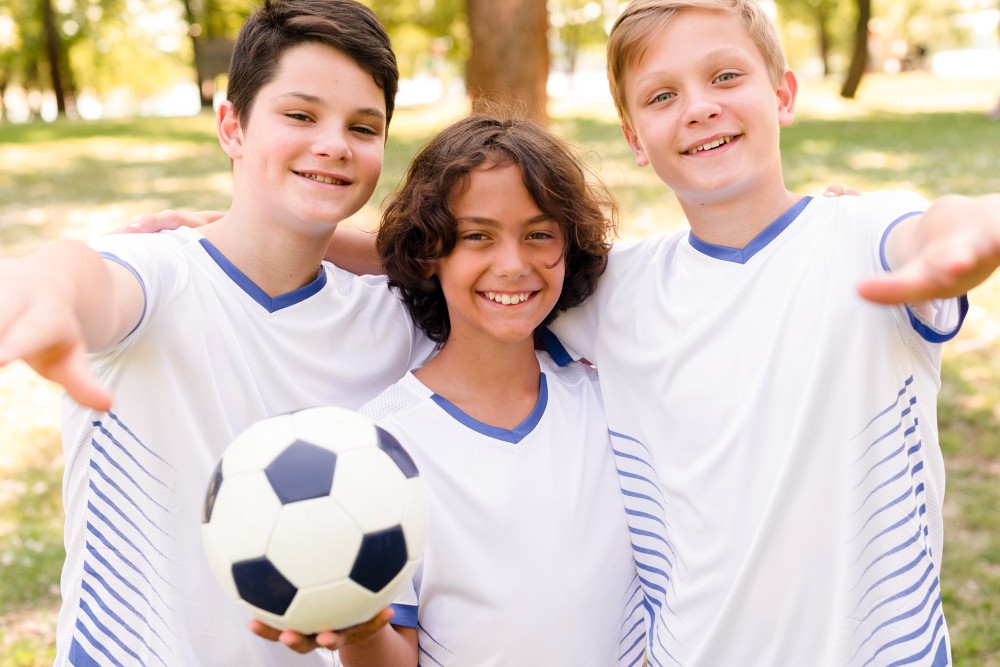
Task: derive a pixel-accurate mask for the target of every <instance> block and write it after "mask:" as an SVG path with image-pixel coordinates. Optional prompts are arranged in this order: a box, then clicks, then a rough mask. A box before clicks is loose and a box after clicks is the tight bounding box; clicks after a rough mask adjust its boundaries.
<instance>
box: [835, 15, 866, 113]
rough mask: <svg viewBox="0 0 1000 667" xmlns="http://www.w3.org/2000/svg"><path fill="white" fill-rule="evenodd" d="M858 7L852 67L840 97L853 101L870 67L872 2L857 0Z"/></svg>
mask: <svg viewBox="0 0 1000 667" xmlns="http://www.w3.org/2000/svg"><path fill="white" fill-rule="evenodd" d="M856 2H857V7H858V22H857V24H856V25H855V27H854V50H853V52H852V53H851V66H850V67H849V68H848V70H847V78H846V79H845V80H844V85H843V87H842V88H841V89H840V96H841V97H846V98H848V99H853V98H854V96H855V95H856V94H857V92H858V86H859V85H860V84H861V77H862V76H864V73H865V69H866V68H867V67H868V21H869V20H870V19H871V16H872V3H871V0H856Z"/></svg>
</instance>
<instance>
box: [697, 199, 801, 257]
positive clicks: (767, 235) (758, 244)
mask: <svg viewBox="0 0 1000 667" xmlns="http://www.w3.org/2000/svg"><path fill="white" fill-rule="evenodd" d="M811 201H812V197H808V196H807V197H803V198H802V199H800V200H798V201H797V202H795V205H794V206H792V207H791V208H790V209H788V210H787V211H785V212H784V213H782V214H781V215H780V216H778V219H777V220H775V221H774V222H772V223H771V224H769V225H768V226H767V227H765V228H764V229H762V230H761V232H760V234H758V235H757V236H755V237H754V238H753V239H752V240H751V241H750V243H748V244H746V246H745V247H743V248H729V247H727V246H722V245H714V244H712V243H706V242H704V241H702V240H701V239H699V238H698V237H697V236H695V235H694V232H690V233H689V234H688V241H689V242H690V243H691V247H693V248H694V249H695V250H697V251H698V252H700V253H702V254H705V255H708V256H709V257H714V258H715V259H721V260H722V261H724V262H733V263H735V264H746V263H747V262H748V261H750V258H751V257H753V256H754V255H756V254H757V253H758V252H760V251H761V250H763V249H764V248H766V247H767V245H768V244H769V243H770V242H771V241H773V240H774V239H776V238H778V235H779V234H781V232H783V231H785V229H786V228H787V227H788V226H789V225H790V224H792V222H794V221H795V219H796V218H797V217H799V214H800V213H802V211H803V210H804V209H805V207H806V206H808V205H809V202H811Z"/></svg>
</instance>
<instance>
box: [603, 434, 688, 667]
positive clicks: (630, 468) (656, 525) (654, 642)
mask: <svg viewBox="0 0 1000 667" xmlns="http://www.w3.org/2000/svg"><path fill="white" fill-rule="evenodd" d="M609 433H610V434H611V447H612V451H613V452H614V455H615V467H616V468H617V470H618V481H619V483H620V484H621V489H622V496H623V499H624V502H625V516H626V519H627V521H628V527H629V533H630V535H631V538H632V552H633V554H634V555H635V564H636V567H637V569H638V570H639V584H640V586H641V588H642V597H641V600H639V603H640V604H641V605H642V607H643V609H644V610H645V614H646V618H647V621H648V624H647V628H648V636H647V637H646V644H647V645H648V647H649V664H650V665H657V666H658V667H666V666H667V665H679V664H681V663H680V661H679V660H678V659H677V658H676V657H675V654H676V650H671V648H670V646H671V645H676V643H677V639H676V637H675V636H674V635H673V634H672V633H671V632H670V629H669V625H670V623H673V622H676V621H678V620H679V619H678V618H677V615H676V614H675V613H674V610H673V609H672V607H671V605H672V603H673V601H674V600H676V597H677V596H676V592H675V590H674V578H673V570H674V563H675V562H676V553H675V551H674V547H673V545H672V544H671V543H670V540H669V538H668V537H667V535H668V534H669V530H670V524H669V523H668V522H667V519H666V517H667V503H666V499H665V497H664V494H663V489H662V488H661V486H660V483H659V478H658V476H657V474H656V470H655V468H654V467H653V463H652V461H653V457H652V454H651V453H650V451H649V449H648V448H647V447H646V446H645V445H644V444H643V443H642V442H640V441H639V440H637V439H635V438H633V437H631V436H628V435H624V434H622V433H617V432H615V431H614V430H610V431H609Z"/></svg>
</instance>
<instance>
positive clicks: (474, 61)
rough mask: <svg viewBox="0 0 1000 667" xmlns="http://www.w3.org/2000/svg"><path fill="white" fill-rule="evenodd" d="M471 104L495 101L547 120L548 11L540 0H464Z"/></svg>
mask: <svg viewBox="0 0 1000 667" xmlns="http://www.w3.org/2000/svg"><path fill="white" fill-rule="evenodd" d="M466 8H467V10H468V16H469V34H470V37H471V40H472V52H471V54H470V56H469V62H468V66H467V69H466V77H465V78H466V86H467V88H468V91H469V95H470V96H471V97H472V108H473V109H474V110H480V109H482V108H484V104H488V103H490V102H499V103H501V104H509V105H513V107H514V109H515V110H516V111H517V112H520V113H523V114H524V115H525V116H527V117H528V118H532V119H534V120H537V121H538V122H540V123H543V124H544V123H547V122H548V119H549V116H548V111H547V109H546V106H547V102H548V95H547V93H546V90H545V86H546V83H547V81H548V76H549V44H548V34H547V33H548V25H549V21H548V11H547V9H546V6H545V0H467V2H466Z"/></svg>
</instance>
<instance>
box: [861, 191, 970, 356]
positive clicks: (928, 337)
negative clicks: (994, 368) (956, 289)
mask: <svg viewBox="0 0 1000 667" xmlns="http://www.w3.org/2000/svg"><path fill="white" fill-rule="evenodd" d="M922 213H923V211H912V212H910V213H905V214H903V215H901V216H899V217H898V218H896V219H895V220H893V221H892V223H891V224H890V225H889V226H888V227H886V228H885V231H884V232H883V233H882V240H881V242H880V243H879V248H878V253H879V260H880V261H881V262H882V268H883V269H885V270H886V271H891V269H890V268H889V262H888V261H887V260H886V258H885V244H886V241H887V240H888V238H889V232H891V231H892V230H893V229H894V228H895V227H896V225H898V224H899V223H901V222H902V221H903V220H906V219H907V218H912V217H913V216H915V215H921V214H922ZM906 314H907V316H908V317H909V318H910V326H911V327H913V330H914V331H916V332H917V333H918V334H920V337H921V338H923V339H924V340H925V341H927V342H928V343H946V342H948V341H949V340H951V339H952V338H954V337H955V336H957V335H958V332H959V331H961V329H962V323H963V322H965V316H966V315H968V314H969V296H968V295H967V294H963V295H962V296H960V297H958V324H956V325H955V328H954V329H952V330H951V331H938V330H937V329H935V328H934V327H932V326H931V325H930V324H929V323H928V322H925V321H924V320H923V319H922V318H921V317H920V316H919V315H917V313H916V312H914V310H913V308H911V307H910V306H909V305H907V306H906Z"/></svg>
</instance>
